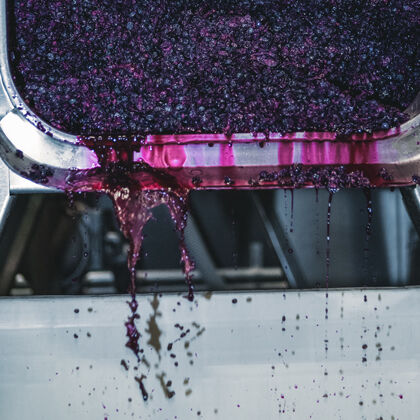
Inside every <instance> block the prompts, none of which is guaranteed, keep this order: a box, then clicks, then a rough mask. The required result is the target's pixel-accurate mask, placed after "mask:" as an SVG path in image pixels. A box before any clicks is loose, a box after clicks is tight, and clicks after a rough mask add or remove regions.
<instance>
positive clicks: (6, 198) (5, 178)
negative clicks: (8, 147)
mask: <svg viewBox="0 0 420 420" xmlns="http://www.w3.org/2000/svg"><path fill="white" fill-rule="evenodd" d="M9 173H10V171H9V168H8V167H7V166H6V164H5V163H4V162H3V161H2V160H1V159H0V235H1V233H2V231H3V228H4V225H5V223H6V221H7V217H8V215H9V212H10V209H11V208H12V206H13V200H14V197H12V196H11V195H10V189H9Z"/></svg>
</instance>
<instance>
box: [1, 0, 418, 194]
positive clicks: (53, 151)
mask: <svg viewBox="0 0 420 420" xmlns="http://www.w3.org/2000/svg"><path fill="white" fill-rule="evenodd" d="M7 3H8V2H7V0H0V154H1V156H2V157H3V159H4V161H5V163H6V164H7V165H8V166H9V167H10V168H11V169H12V170H13V171H14V172H16V173H18V174H19V175H21V176H23V177H25V178H28V179H30V180H32V181H35V182H37V183H41V184H45V185H48V186H52V187H57V188H66V187H68V177H69V175H71V174H72V173H74V171H75V170H78V171H87V170H89V169H92V168H96V167H98V166H99V163H98V158H97V156H96V154H95V153H94V152H93V151H92V150H90V149H89V148H88V147H86V146H85V145H83V144H81V143H80V141H79V138H78V136H75V135H72V134H69V133H65V132H63V131H60V130H58V129H56V128H54V127H52V126H51V125H49V124H48V123H46V122H45V121H43V120H42V119H41V118H39V117H38V116H37V115H35V113H34V112H33V111H32V110H31V109H30V108H29V107H28V106H27V105H26V103H25V102H24V101H23V99H22V98H21V96H20V94H19V92H18V90H17V88H16V86H15V84H14V82H13V78H12V74H11V69H10V65H9V55H8V33H7V32H8V31H7V24H8V18H7ZM408 111H409V113H410V115H412V118H411V119H410V120H409V121H408V122H406V123H405V124H403V125H401V126H400V127H399V128H392V129H390V130H388V131H387V132H380V131H379V132H375V133H372V134H370V135H368V134H360V135H359V134H354V135H352V136H348V137H346V138H341V137H339V136H337V134H335V133H328V132H313V133H309V132H302V133H289V134H285V135H281V134H276V133H270V135H269V138H268V140H269V141H266V140H267V136H266V135H265V134H262V133H258V134H256V135H253V134H250V133H242V134H233V135H232V136H226V135H224V134H186V135H150V136H147V137H146V139H143V141H142V143H141V144H142V147H141V150H140V152H137V153H134V161H146V162H147V163H148V164H149V165H150V166H152V167H153V168H158V169H163V170H165V171H167V172H169V173H171V175H173V176H174V177H175V178H176V179H177V180H179V181H180V184H181V185H183V186H188V187H190V188H197V185H193V184H192V183H191V178H192V177H194V176H196V175H199V176H200V177H201V178H203V183H202V184H201V185H200V186H199V187H200V188H201V189H205V188H250V185H249V183H248V182H247V181H248V180H249V179H251V178H253V177H255V176H257V175H258V174H259V173H260V172H261V171H267V170H268V171H270V170H271V171H273V170H275V169H276V168H277V169H278V168H281V167H286V166H290V165H294V164H301V165H304V166H335V165H337V166H338V165H344V166H348V167H349V168H351V169H357V168H358V167H362V166H363V167H364V168H366V167H368V168H372V171H374V170H376V172H378V170H379V168H381V167H383V168H385V169H387V170H389V172H390V173H392V176H393V180H392V181H390V180H389V181H386V180H383V181H381V182H379V183H378V185H396V186H399V185H408V184H412V176H413V175H418V174H420V151H419V147H418V145H419V142H420V112H419V111H420V95H418V96H417V97H416V99H415V100H414V102H413V104H412V105H411V106H410V107H409V109H408ZM103 137H104V138H108V139H110V140H111V141H115V139H116V137H124V136H112V135H110V136H106V135H104V136H103ZM87 138H89V136H87ZM261 142H264V143H266V144H265V145H264V146H265V147H264V148H260V147H259V145H258V143H261ZM227 144H228V146H229V149H226V147H227ZM308 144H310V145H311V146H310V147H312V148H315V149H316V150H315V149H314V151H313V152H314V153H313V154H314V156H318V158H317V159H315V160H314V161H312V160H311V159H310V158H308V156H307V155H306V154H305V150H306V149H307V145H308ZM209 145H211V146H213V145H216V147H213V148H211V149H210V148H209V147H208V146H209ZM287 145H290V147H291V149H290V150H291V151H290V152H288V153H284V149H285V148H287V147H289V146H287ZM369 145H370V146H369ZM372 145H373V146H374V147H373V146H372ZM332 147H335V148H337V150H339V149H340V150H341V151H340V152H339V151H336V152H334V153H331V148H332ZM367 147H370V150H371V151H372V150H373V148H374V149H375V150H374V152H371V153H370V154H369V155H366V156H364V157H363V153H364V150H365V149H366V148H367ZM372 147H373V148H372ZM174 148H179V152H177V153H175V155H181V156H182V157H181V158H177V157H176V156H175V158H168V155H169V154H171V153H172V154H174V153H173V151H174ZM227 150H228V155H229V156H228V158H227V159H226V158H225V157H224V155H225V154H226V151H227ZM343 151H344V152H343ZM340 153H341V154H342V156H341V155H340ZM22 156H23V159H22ZM349 156H353V157H354V156H357V159H355V158H352V159H350V158H349ZM227 169H229V170H228V171H227V172H226V173H225V172H224V171H225V170H227ZM372 171H371V172H372ZM241 172H244V176H242V174H241ZM225 174H227V175H229V176H231V175H232V174H233V175H234V177H235V178H241V180H242V181H240V182H236V183H235V185H230V186H227V185H226V183H225V182H224V178H225ZM372 174H373V172H372ZM372 176H373V175H372ZM146 187H147V185H146ZM149 187H150V188H156V186H153V185H149ZM255 187H256V186H255V185H254V186H253V188H255ZM259 187H270V188H272V187H276V186H275V185H259ZM86 188H87V189H88V188H89V187H88V186H85V187H84V189H86Z"/></svg>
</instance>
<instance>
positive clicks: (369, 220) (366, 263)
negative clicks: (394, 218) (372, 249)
mask: <svg viewBox="0 0 420 420" xmlns="http://www.w3.org/2000/svg"><path fill="white" fill-rule="evenodd" d="M363 192H364V194H365V198H366V212H367V222H366V237H365V247H364V266H365V270H366V284H368V282H369V240H370V238H371V236H372V220H373V206H372V191H371V189H370V188H365V189H364V190H363Z"/></svg>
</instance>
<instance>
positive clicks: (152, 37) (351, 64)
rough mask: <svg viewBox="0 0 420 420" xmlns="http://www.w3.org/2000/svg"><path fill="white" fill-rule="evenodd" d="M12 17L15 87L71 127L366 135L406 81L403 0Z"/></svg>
mask: <svg viewBox="0 0 420 420" xmlns="http://www.w3.org/2000/svg"><path fill="white" fill-rule="evenodd" d="M14 19H15V22H14V31H13V32H14V35H13V36H12V39H11V40H10V58H11V63H12V71H13V75H14V79H15V83H16V85H17V87H18V90H19V92H20V93H21V95H22V97H23V99H24V101H25V102H26V103H27V104H28V105H29V106H30V108H31V109H33V111H34V112H35V113H36V114H37V115H39V116H40V117H42V118H43V119H44V120H46V121H47V122H48V123H50V124H51V125H52V126H54V127H56V128H59V129H62V130H65V131H67V132H70V133H73V134H77V135H88V134H101V133H117V132H118V133H122V134H128V133H139V134H141V135H146V134H175V133H177V134H188V133H222V132H223V133H225V134H231V133H255V132H265V133H268V132H276V133H286V132H295V131H332V132H337V133H341V134H350V133H360V132H371V131H375V130H386V129H388V128H391V127H395V126H399V125H400V124H401V123H403V122H404V121H406V120H407V119H408V116H407V115H406V114H405V113H404V109H406V107H407V106H408V105H409V104H410V103H411V102H412V101H413V100H414V98H415V96H416V93H417V92H418V91H419V90H420V89H419V88H420V82H419V44H418V39H419V35H420V34H419V9H418V3H417V0H388V1H385V0H383V1H380V0H370V1H369V0H329V1H327V0H294V1H281V0H254V1H251V0H206V1H204V0H193V1H192V0H160V1H156V0H144V1H136V0H78V1H62V0H37V1H32V0H16V1H15V2H14ZM13 38H14V39H13Z"/></svg>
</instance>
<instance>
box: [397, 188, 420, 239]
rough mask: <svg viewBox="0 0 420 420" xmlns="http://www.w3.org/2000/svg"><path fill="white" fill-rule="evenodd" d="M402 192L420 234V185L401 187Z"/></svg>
mask: <svg viewBox="0 0 420 420" xmlns="http://www.w3.org/2000/svg"><path fill="white" fill-rule="evenodd" d="M401 194H402V197H403V200H404V204H405V207H406V209H407V212H408V214H409V215H410V217H411V221H412V222H413V225H414V227H415V228H416V230H417V233H418V234H419V235H420V188H419V187H418V186H416V187H411V188H410V187H408V188H401Z"/></svg>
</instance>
